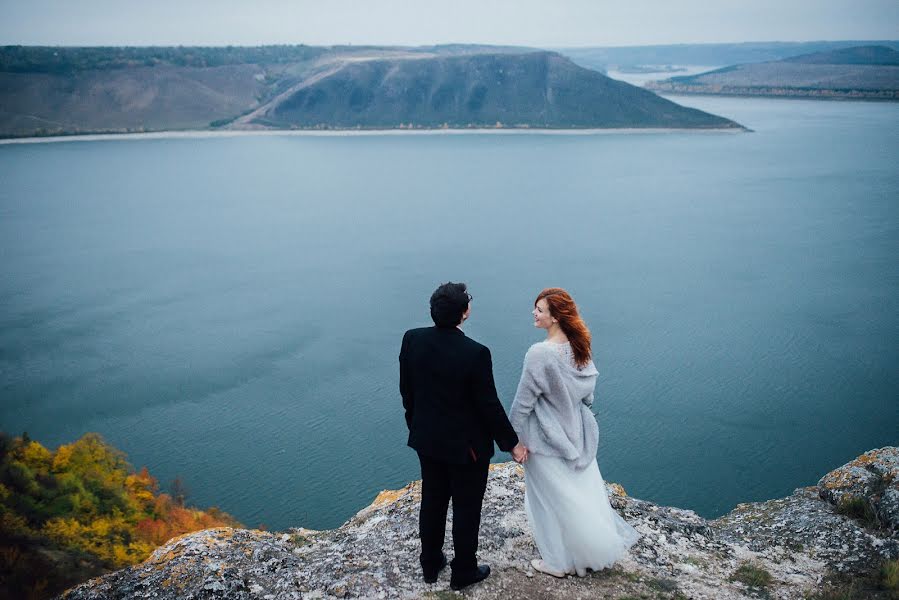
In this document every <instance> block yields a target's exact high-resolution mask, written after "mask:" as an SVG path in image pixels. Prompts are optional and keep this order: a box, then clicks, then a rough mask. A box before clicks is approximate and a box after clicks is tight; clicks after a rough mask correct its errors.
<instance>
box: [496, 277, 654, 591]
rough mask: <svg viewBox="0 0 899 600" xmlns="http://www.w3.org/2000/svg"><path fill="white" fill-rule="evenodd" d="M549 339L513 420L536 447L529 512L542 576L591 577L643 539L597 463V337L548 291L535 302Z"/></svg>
mask: <svg viewBox="0 0 899 600" xmlns="http://www.w3.org/2000/svg"><path fill="white" fill-rule="evenodd" d="M533 314H534V326H535V327H539V328H541V329H545V330H546V340H545V341H543V342H538V343H536V344H534V345H533V346H531V347H530V349H529V350H528V352H527V354H526V355H525V358H524V369H523V371H522V373H521V381H520V382H519V384H518V391H517V392H516V394H515V400H514V401H513V402H512V408H511V409H510V411H509V419H510V421H511V422H512V426H513V427H514V428H515V431H516V433H518V437H519V438H520V440H521V441H522V443H523V444H524V445H525V446H526V447H527V449H528V456H527V461H526V462H525V464H524V471H525V495H524V506H525V512H526V513H527V515H528V522H529V523H530V526H531V531H532V533H533V535H534V541H535V542H536V543H537V549H538V550H539V551H540V556H541V557H542V558H541V559H540V560H533V561H532V563H531V564H532V565H533V566H534V568H535V569H537V570H538V571H541V572H543V573H547V574H550V575H554V576H556V577H564V576H566V575H568V574H574V573H576V574H577V575H579V576H581V577H583V576H584V575H586V574H587V569H592V570H594V571H598V570H600V569H604V568H606V567H610V566H611V565H612V564H613V563H614V562H615V561H616V560H618V559H619V558H621V556H622V555H624V554H625V553H626V552H627V550H628V549H629V548H630V547H631V546H632V545H633V544H634V543H635V542H636V541H637V540H638V539H639V538H640V534H639V533H637V531H636V530H635V529H634V528H633V527H631V526H630V525H629V524H628V523H627V522H626V521H625V520H624V519H622V518H621V517H620V516H619V515H618V513H617V512H615V510H614V509H613V508H612V506H611V505H610V504H609V498H608V496H607V494H606V488H605V483H604V481H603V479H602V475H601V474H600V472H599V466H598V465H597V463H596V449H597V444H598V442H599V428H598V426H597V425H596V418H595V417H594V415H593V412H592V411H591V410H590V407H591V405H592V404H593V390H594V387H595V386H596V376H597V371H596V367H595V366H594V364H593V361H592V359H591V350H590V331H589V330H588V329H587V326H586V325H585V324H584V321H583V320H582V319H581V317H580V315H579V314H578V311H577V306H576V305H575V303H574V300H573V299H572V298H571V296H570V295H569V294H568V292H566V291H565V290H563V289H562V288H547V289H545V290H543V291H542V292H540V295H539V296H537V300H536V301H535V302H534V311H533Z"/></svg>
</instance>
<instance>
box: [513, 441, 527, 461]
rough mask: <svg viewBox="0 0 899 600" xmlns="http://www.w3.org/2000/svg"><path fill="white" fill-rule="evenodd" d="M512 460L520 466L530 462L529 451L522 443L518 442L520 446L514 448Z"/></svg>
mask: <svg viewBox="0 0 899 600" xmlns="http://www.w3.org/2000/svg"><path fill="white" fill-rule="evenodd" d="M512 459H513V460H514V461H515V462H517V463H518V464H520V465H523V464H524V463H526V462H527V461H528V449H527V447H526V446H525V445H524V444H522V443H521V442H518V444H516V445H515V447H514V448H512Z"/></svg>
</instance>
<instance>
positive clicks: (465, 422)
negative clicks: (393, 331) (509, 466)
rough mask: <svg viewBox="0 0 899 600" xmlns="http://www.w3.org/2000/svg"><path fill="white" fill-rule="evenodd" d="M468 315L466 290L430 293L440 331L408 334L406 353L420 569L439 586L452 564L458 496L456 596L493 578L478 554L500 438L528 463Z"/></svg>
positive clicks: (452, 286) (403, 388) (453, 286)
mask: <svg viewBox="0 0 899 600" xmlns="http://www.w3.org/2000/svg"><path fill="white" fill-rule="evenodd" d="M470 314H471V295H469V294H468V291H467V289H466V286H465V284H464V283H445V284H443V285H441V286H440V287H438V288H437V290H436V291H435V292H434V293H433V294H432V295H431V318H432V319H433V320H434V327H422V328H420V329H410V330H409V331H407V332H406V334H405V335H404V336H403V345H402V349H401V350H400V394H401V395H402V397H403V407H404V408H405V409H406V425H408V427H409V442H408V443H409V446H411V447H412V448H414V449H415V450H416V451H417V452H418V458H419V461H420V462H421V512H420V514H419V535H420V537H421V555H420V556H419V559H420V561H421V568H422V572H423V574H424V580H425V582H427V583H434V582H435V581H437V575H438V573H439V572H440V570H441V569H443V567H445V566H446V556H445V555H444V554H443V538H444V535H445V533H446V512H447V507H448V505H449V501H450V498H452V500H453V549H454V551H455V556H454V557H453V561H452V576H451V577H450V587H451V588H452V589H454V590H459V589H462V588H463V587H465V586H467V585H471V584H472V583H476V582H478V581H482V580H483V579H486V578H487V576H488V575H490V567H488V566H487V565H480V566H479V565H478V564H477V557H476V552H477V549H478V529H479V528H480V525H481V504H482V501H483V499H484V491H485V490H486V488H487V471H488V467H489V464H490V457H492V456H493V442H494V440H495V441H496V443H497V444H498V445H499V447H500V449H502V450H503V451H506V452H510V451H511V453H512V456H513V458H514V459H515V460H516V461H517V462H519V463H521V462H524V461H525V460H526V459H527V448H525V447H524V446H523V445H521V444H520V443H519V441H518V436H517V435H515V430H514V429H512V425H511V424H510V423H509V419H508V417H507V416H506V411H505V410H504V409H503V406H502V404H500V401H499V398H498V397H497V394H496V386H495V384H494V382H493V364H492V361H491V358H490V350H488V349H487V347H486V346H484V345H482V344H479V343H477V342H476V341H474V340H472V339H471V338H468V337H466V336H465V334H464V333H462V329H461V325H462V323H464V322H465V320H466V319H468V316H469V315H470Z"/></svg>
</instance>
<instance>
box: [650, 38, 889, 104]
mask: <svg viewBox="0 0 899 600" xmlns="http://www.w3.org/2000/svg"><path fill="white" fill-rule="evenodd" d="M646 87H647V88H649V89H653V90H656V91H660V92H670V93H680V94H715V95H742V96H790V97H812V98H835V99H862V100H899V52H897V51H896V50H894V49H893V48H890V47H887V46H857V47H853V48H842V49H837V50H831V51H828V52H816V53H812V54H806V55H801V56H795V57H790V58H786V59H783V60H778V61H772V62H765V63H756V64H747V65H735V66H731V67H726V68H724V69H718V70H716V71H710V72H708V73H700V74H698V75H693V76H689V77H672V78H671V79H666V80H664V81H657V82H651V83H650V84H647V86H646Z"/></svg>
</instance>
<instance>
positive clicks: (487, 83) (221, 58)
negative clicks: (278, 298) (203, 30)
mask: <svg viewBox="0 0 899 600" xmlns="http://www.w3.org/2000/svg"><path fill="white" fill-rule="evenodd" d="M0 106H2V107H3V109H2V110H0V137H26V136H50V135H72V134H90V133H133V132H149V131H172V130H182V131H183V130H202V131H208V130H260V129H274V130H279V129H309V130H382V129H437V128H449V129H472V128H477V129H482V128H516V129H607V128H615V129H618V128H628V129H647V128H651V129H658V128H662V129H731V130H740V129H742V127H741V126H740V125H738V124H737V123H734V122H733V121H730V120H728V119H725V118H723V117H719V116H715V115H711V114H708V113H705V112H702V111H700V110H696V109H692V108H687V107H683V106H680V105H678V104H676V103H674V102H672V101H670V100H667V99H664V98H661V97H659V96H657V95H655V94H654V93H652V92H648V91H646V90H643V89H640V88H637V87H635V86H632V85H629V84H627V83H624V82H620V81H616V80H613V79H610V78H608V77H606V76H604V75H603V74H601V73H599V72H597V71H593V70H590V69H587V68H584V67H580V66H578V65H576V64H575V63H573V62H571V60H569V59H568V58H565V57H563V56H562V55H560V54H557V53H554V52H547V51H540V50H534V49H529V48H515V47H493V46H469V45H449V46H427V47H415V48H403V47H311V46H263V47H257V48H233V47H228V48H191V47H178V48H55V47H27V46H6V47H3V48H0Z"/></svg>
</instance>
